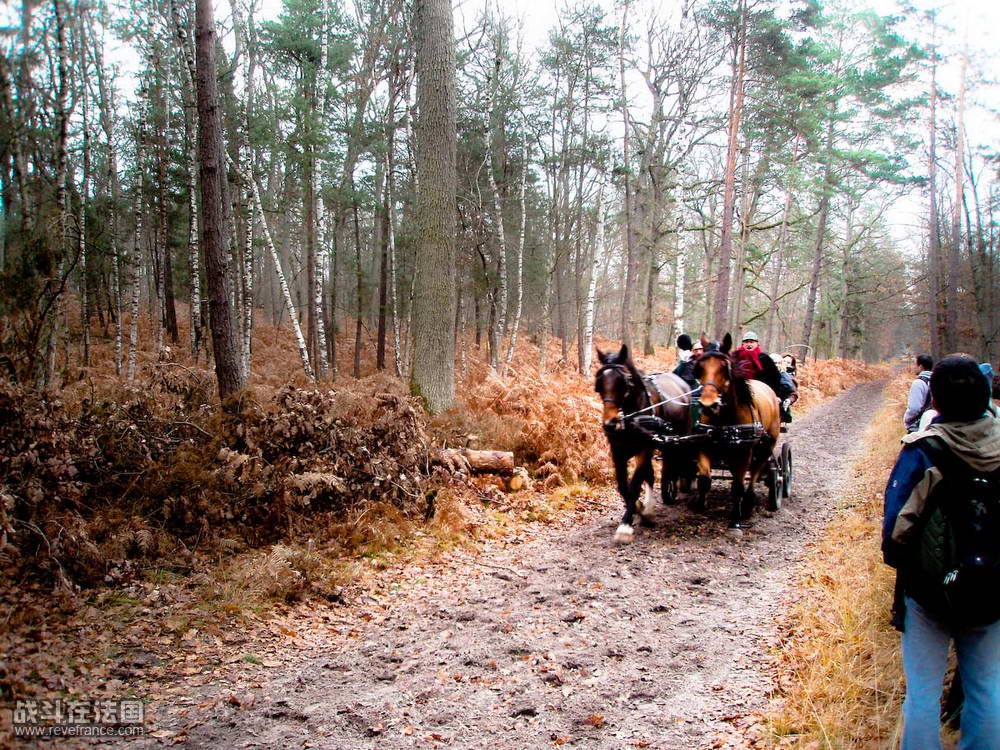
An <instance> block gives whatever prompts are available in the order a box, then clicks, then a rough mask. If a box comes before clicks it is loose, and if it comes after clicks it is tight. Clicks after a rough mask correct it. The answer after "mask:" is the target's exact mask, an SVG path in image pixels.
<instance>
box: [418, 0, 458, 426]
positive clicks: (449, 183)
mask: <svg viewBox="0 0 1000 750" xmlns="http://www.w3.org/2000/svg"><path fill="white" fill-rule="evenodd" d="M453 23H454V21H453V18H452V9H451V2H450V0H418V1H417V4H416V59H417V72H418V79H417V104H418V119H417V126H416V137H417V175H418V179H419V187H418V189H417V207H416V224H417V228H418V240H417V267H416V280H415V289H414V292H415V293H414V299H413V369H412V372H411V376H410V386H411V389H412V390H413V391H414V393H416V394H417V395H418V396H420V397H421V398H422V399H423V400H424V402H425V403H426V405H427V408H428V410H429V411H430V412H432V413H437V412H441V411H443V410H445V409H447V408H448V407H450V406H451V405H452V403H453V402H454V399H455V330H454V327H455V229H456V217H455V198H456V184H457V177H456V141H457V137H456V101H455V39H454V31H453Z"/></svg>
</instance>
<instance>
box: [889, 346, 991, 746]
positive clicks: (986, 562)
mask: <svg viewBox="0 0 1000 750" xmlns="http://www.w3.org/2000/svg"><path fill="white" fill-rule="evenodd" d="M930 392H931V397H932V400H933V405H934V407H935V408H936V409H937V411H938V412H939V416H938V419H937V420H936V421H935V422H933V423H932V424H931V425H929V426H928V427H927V429H925V430H923V431H920V432H917V433H915V434H910V435H907V436H906V437H904V438H903V448H902V450H901V451H900V454H899V457H898V458H897V459H896V465H895V466H894V467H893V470H892V474H891V475H890V476H889V482H888V485H887V487H886V490H885V516H884V520H883V527H882V552H883V556H884V559H885V562H886V563H887V564H889V565H891V566H892V567H894V568H896V570H897V578H898V585H897V590H898V592H899V593H900V594H901V596H900V597H899V599H901V601H897V603H896V604H895V605H894V608H895V609H896V611H895V612H894V613H893V615H894V616H893V623H894V624H895V625H897V627H899V628H901V629H902V631H903V634H902V648H903V668H904V671H905V673H906V698H905V700H904V702H903V741H902V750H918V749H919V750H922V749H923V748H932V749H934V750H939V748H940V747H941V744H940V732H941V722H940V718H939V712H940V701H941V693H942V686H943V681H944V676H945V671H946V667H947V660H948V648H949V645H950V643H951V642H954V644H955V651H956V654H957V658H958V670H959V674H960V676H961V680H962V686H963V688H964V691H965V705H964V707H963V709H962V717H961V741H960V743H959V745H958V747H959V750H1000V420H998V419H996V418H995V417H994V416H993V415H992V413H990V412H989V411H988V406H989V402H990V389H989V386H988V384H987V382H986V379H985V378H984V377H983V374H982V372H981V371H980V370H979V366H978V363H977V362H976V361H975V360H974V359H972V358H971V357H968V356H965V355H952V356H949V357H945V358H944V359H942V360H941V361H940V362H938V364H937V366H936V367H935V368H934V370H933V372H932V374H931V377H930ZM900 610H902V611H900Z"/></svg>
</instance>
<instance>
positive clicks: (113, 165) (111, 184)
mask: <svg viewBox="0 0 1000 750" xmlns="http://www.w3.org/2000/svg"><path fill="white" fill-rule="evenodd" d="M103 47H104V40H103V38H102V39H98V38H97V35H96V32H95V33H94V34H93V55H94V71H95V75H96V78H97V87H98V88H97V90H98V98H99V101H100V122H101V129H102V130H103V131H104V146H105V149H106V150H107V180H108V189H109V191H110V193H111V205H112V209H111V211H110V212H109V214H108V226H109V230H108V231H109V237H108V242H109V244H110V249H111V297H112V300H111V305H112V308H113V310H114V317H115V320H114V325H115V333H114V356H115V375H121V373H122V344H123V341H122V333H123V331H122V323H123V320H122V313H123V312H124V310H123V305H122V257H121V251H120V248H119V245H118V213H119V211H120V209H121V180H120V179H119V176H118V145H117V143H116V142H115V117H114V114H113V113H114V109H115V103H114V89H113V88H112V87H111V86H110V85H109V84H108V78H107V76H108V74H107V70H106V69H105V67H104V52H103Z"/></svg>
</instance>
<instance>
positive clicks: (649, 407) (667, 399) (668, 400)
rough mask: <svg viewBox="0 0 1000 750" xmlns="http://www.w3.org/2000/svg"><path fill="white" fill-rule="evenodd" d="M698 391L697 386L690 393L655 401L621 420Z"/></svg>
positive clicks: (699, 388)
mask: <svg viewBox="0 0 1000 750" xmlns="http://www.w3.org/2000/svg"><path fill="white" fill-rule="evenodd" d="M647 379H648V378H647ZM713 385H714V384H713ZM700 390H701V386H700V385H699V386H698V387H697V388H694V389H692V390H690V391H687V392H686V393H682V394H681V395H679V396H674V397H673V398H665V399H663V401H657V402H656V403H655V404H652V405H650V406H647V407H646V408H645V409H639V410H637V411H634V412H632V413H631V414H626V415H624V417H622V418H623V419H629V418H630V417H634V416H636V415H638V414H643V413H645V412H647V411H652V410H653V409H655V408H656V407H658V406H663V405H664V404H672V403H674V402H675V401H680V400H681V399H683V398H685V397H687V396H693V395H695V394H696V393H698V392H699V391H700Z"/></svg>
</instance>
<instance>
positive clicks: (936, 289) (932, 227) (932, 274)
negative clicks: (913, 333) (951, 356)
mask: <svg viewBox="0 0 1000 750" xmlns="http://www.w3.org/2000/svg"><path fill="white" fill-rule="evenodd" d="M932 35H933V36H932V42H931V51H930V58H931V91H930V97H931V100H930V123H929V127H930V133H929V134H928V135H929V151H928V156H927V190H928V194H929V195H928V197H929V201H930V202H929V206H928V212H927V213H928V217H927V219H928V222H927V231H928V235H929V236H928V240H929V241H928V248H927V284H928V287H929V290H928V292H929V293H928V297H927V310H928V312H929V314H930V321H929V322H930V326H929V329H930V343H931V355H932V356H933V357H934V359H938V358H939V357H940V356H941V353H942V346H943V344H944V340H943V339H944V336H943V330H942V329H943V327H944V314H943V311H942V310H941V297H942V295H941V271H942V269H941V227H940V224H939V223H938V221H939V216H938V203H937V200H938V197H937V103H938V91H937V67H938V51H937V22H936V20H935V21H934V23H933V26H932Z"/></svg>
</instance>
